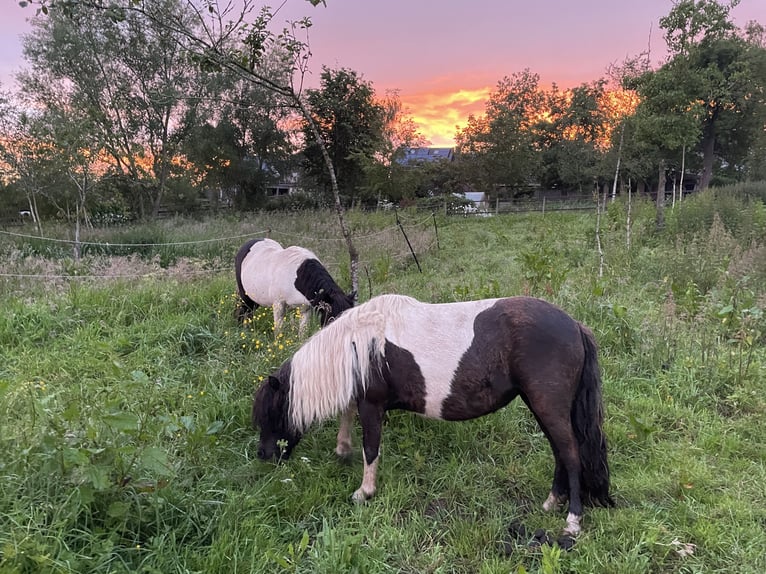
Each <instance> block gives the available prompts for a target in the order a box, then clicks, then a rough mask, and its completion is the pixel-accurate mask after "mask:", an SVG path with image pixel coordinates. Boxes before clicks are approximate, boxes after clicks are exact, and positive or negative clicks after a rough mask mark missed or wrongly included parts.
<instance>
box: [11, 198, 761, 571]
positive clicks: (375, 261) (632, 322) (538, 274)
mask: <svg viewBox="0 0 766 574" xmlns="http://www.w3.org/2000/svg"><path fill="white" fill-rule="evenodd" d="M737 202H738V203H737ZM730 205H734V207H733V208H732V207H730ZM719 207H720V208H721V210H728V211H727V213H729V212H731V213H734V212H739V213H741V214H742V221H739V220H738V219H737V218H736V217H734V216H732V215H731V213H730V214H729V215H726V214H725V213H717V212H718V211H719ZM762 209H763V206H762V205H761V204H759V203H757V202H755V201H754V200H753V199H752V198H750V197H749V196H748V197H745V198H742V197H733V198H729V199H727V200H726V201H725V202H718V201H712V200H711V199H710V197H708V196H702V197H699V198H696V199H689V200H688V201H686V200H685V201H684V202H683V203H682V204H680V205H677V207H676V210H675V211H674V212H673V213H671V214H670V216H669V217H668V226H667V229H666V231H665V232H664V233H662V234H657V232H655V231H654V228H653V224H652V223H653V220H652V208H651V206H650V205H648V204H643V203H639V204H638V205H634V206H633V217H634V228H633V234H632V237H633V242H632V245H631V248H630V249H628V248H627V246H626V241H625V211H626V209H625V205H623V204H621V203H619V202H616V203H613V204H611V205H609V207H608V211H607V214H606V216H605V222H606V223H604V222H602V230H603V236H602V244H603V245H604V247H605V261H606V268H605V274H604V276H603V277H601V278H599V277H598V266H599V259H598V254H597V253H596V250H595V215H594V214H587V213H577V214H573V213H546V214H545V215H542V214H526V215H522V214H516V215H503V216H498V217H491V218H481V219H470V218H454V219H444V218H441V217H437V218H435V219H428V218H426V220H423V218H422V215H414V214H413V215H411V216H408V214H406V213H405V214H401V217H402V221H403V223H404V224H405V229H406V230H407V233H408V236H409V239H410V240H411V242H412V243H413V245H414V247H415V250H416V254H417V257H418V261H419V263H420V266H421V268H422V272H419V271H418V268H417V266H416V265H415V263H414V261H413V259H412V255H411V254H410V252H409V249H408V247H407V246H406V243H405V242H404V240H403V237H402V236H401V231H400V230H399V229H398V227H397V226H396V225H395V222H394V221H393V218H392V217H393V216H391V215H390V214H360V213H352V214H350V221H351V225H352V228H353V229H354V233H355V235H356V237H357V239H358V242H359V245H360V252H361V259H362V263H363V264H362V275H361V280H362V281H361V285H360V287H362V288H361V289H360V293H361V298H362V299H363V300H364V299H367V298H368V297H369V296H371V295H375V294H378V293H383V292H400V293H407V294H410V295H413V296H416V297H418V298H420V299H422V300H425V301H459V300H465V299H473V298H479V297H501V296H510V295H516V294H520V293H528V294H531V295H536V296H541V297H544V298H546V299H549V300H551V301H553V302H555V303H557V304H559V305H561V306H562V307H564V308H565V309H566V310H567V311H569V312H570V313H571V314H572V315H574V316H575V317H576V318H578V319H580V320H582V321H583V322H585V323H586V324H588V325H589V326H590V327H591V328H592V329H593V330H594V332H595V333H596V336H597V339H598V341H599V343H600V358H601V365H602V370H603V378H604V396H605V405H606V423H605V426H606V432H607V434H608V437H609V441H610V461H611V467H612V475H613V490H614V495H615V498H616V499H617V501H618V507H617V508H615V509H609V510H604V509H588V510H587V511H586V515H585V519H584V524H583V526H584V533H583V534H582V535H581V537H580V538H579V539H578V541H577V544H576V545H575V547H574V548H573V550H571V551H570V552H564V551H562V550H561V549H559V548H557V547H555V546H542V547H539V546H534V545H529V544H528V542H529V539H530V538H531V537H532V534H533V532H534V530H536V529H545V530H546V531H548V532H550V533H551V534H554V535H555V534H556V533H557V532H558V531H559V530H560V529H561V527H562V526H563V515H562V514H553V515H549V514H546V513H544V512H543V511H542V510H541V503H542V501H543V499H544V498H545V496H546V495H547V491H548V489H549V487H550V481H551V478H552V472H553V465H552V463H553V459H552V456H551V454H550V451H549V447H548V446H547V443H546V441H545V438H544V437H543V435H542V433H541V432H540V431H539V429H538V427H537V425H536V423H535V421H534V418H533V417H532V416H531V415H530V414H529V412H528V411H527V410H526V408H525V407H524V406H523V404H522V403H519V404H515V403H514V404H511V405H510V406H509V407H507V408H506V409H504V410H502V411H500V412H498V413H495V414H493V415H490V416H487V417H484V418H481V419H477V420H474V421H468V422H465V423H459V424H455V423H444V422H438V421H430V420H425V419H421V418H418V417H415V416H413V415H411V414H409V413H401V412H391V413H389V416H388V419H387V423H386V428H385V430H384V435H383V436H384V438H383V454H382V462H381V470H380V477H379V478H380V488H379V493H378V495H377V496H376V498H374V499H373V500H372V501H370V502H369V503H368V504H367V505H365V506H355V505H353V504H351V503H350V495H351V493H352V492H353V490H354V489H355V488H356V487H357V486H358V483H359V481H360V480H361V466H362V462H361V455H360V454H359V441H360V436H359V432H358V430H357V431H356V432H355V439H356V453H357V454H356V455H355V457H354V458H353V460H352V462H351V463H350V464H341V463H339V462H338V461H337V460H336V459H335V456H334V454H333V448H334V437H335V432H336V423H334V422H333V421H328V422H327V423H325V424H323V425H319V426H317V427H316V428H314V429H312V430H311V431H310V432H309V433H308V434H307V436H306V437H305V438H304V440H303V441H302V442H301V444H300V446H299V447H298V449H297V451H296V452H295V455H294V457H293V458H292V459H291V461H290V462H289V463H287V464H283V465H279V466H274V465H271V464H264V463H261V462H258V461H257V460H255V456H254V451H255V448H256V443H257V437H256V436H255V433H254V432H253V431H252V430H251V428H250V421H249V414H250V413H249V410H250V406H251V398H252V392H253V390H254V388H255V387H256V386H257V385H258V384H259V383H260V381H261V380H262V377H264V376H265V375H267V374H268V373H269V372H271V370H273V369H274V368H276V367H277V366H278V365H279V364H280V363H281V362H282V361H283V360H284V359H286V358H287V357H289V356H290V354H291V353H292V352H294V351H295V349H296V348H297V347H298V345H299V344H300V341H298V339H297V335H296V328H297V320H291V321H289V322H288V328H287V330H286V331H285V332H284V334H283V335H282V336H281V337H275V336H274V333H273V331H272V329H271V327H272V325H271V317H270V315H271V314H270V313H269V312H266V311H262V312H260V313H258V314H256V317H255V318H254V320H253V322H252V323H249V324H247V325H245V326H240V325H238V324H237V323H236V322H235V320H234V318H233V314H232V312H233V308H234V300H233V294H234V290H235V286H234V279H233V272H232V268H231V260H232V258H233V254H234V252H235V251H236V248H237V247H238V246H239V245H240V244H241V243H242V242H244V240H245V238H246V236H249V235H250V234H252V235H265V234H270V235H271V236H272V237H274V238H276V239H278V240H280V241H282V242H283V243H284V244H293V243H295V244H303V245H306V246H308V247H310V248H312V249H313V250H315V251H316V252H317V254H318V255H319V256H320V258H322V259H323V260H325V261H326V262H327V263H328V266H329V267H330V268H331V271H332V272H333V274H334V275H336V276H337V277H338V278H339V281H340V282H341V283H342V284H343V283H345V285H344V286H346V287H347V286H348V281H349V280H350V279H349V277H348V264H347V261H346V257H345V255H344V246H343V244H342V242H338V241H337V240H336V239H335V237H336V236H337V233H336V231H335V226H334V223H333V221H332V219H331V218H330V217H329V216H322V217H317V216H316V215H306V214H304V215H296V214H290V215H278V214H270V215H268V216H254V217H253V218H252V219H251V220H248V221H241V220H235V219H219V220H212V221H204V222H185V221H182V220H172V221H166V222H163V223H161V224H157V225H155V226H149V227H146V228H135V229H133V228H131V229H124V230H123V229H117V230H114V229H112V230H95V231H93V232H92V235H91V236H89V237H88V238H87V240H88V241H94V242H97V243H99V244H102V243H107V242H108V243H110V244H114V243H124V244H127V243H142V242H143V243H163V244H164V245H160V246H153V247H151V249H150V248H148V247H147V248H146V250H147V252H146V253H143V252H140V249H139V252H138V253H137V252H136V251H128V248H127V247H124V249H125V251H122V252H116V251H115V252H109V253H106V252H105V251H98V250H95V249H94V250H93V251H90V252H88V251H86V252H84V256H83V259H82V260H81V261H80V262H74V261H72V260H71V254H70V253H67V252H66V250H64V251H61V252H57V251H56V250H55V249H51V250H49V251H46V250H45V247H44V245H46V242H45V241H43V240H34V241H33V240H28V239H27V238H18V237H16V238H13V239H12V240H10V241H9V240H7V239H6V240H5V241H4V243H3V244H0V250H2V251H3V253H4V254H5V255H7V257H6V258H4V261H5V262H6V263H4V265H5V267H4V273H5V274H6V277H4V278H3V279H2V281H3V283H2V284H1V285H2V294H3V297H2V302H1V303H0V306H2V313H0V359H1V360H0V405H1V406H2V413H3V416H2V417H1V418H0V572H162V573H173V572H179V573H180V572H205V573H209V572H227V573H238V572H243V573H244V572H248V573H249V572H270V573H271V572H418V573H419V572H484V573H490V572H545V573H556V572H615V573H618V572H619V573H623V572H628V573H629V572H636V573H644V572H753V573H755V572H762V571H764V569H766V561H765V559H764V554H763V548H764V547H766V528H764V526H765V525H766V495H764V491H763V484H764V481H766V464H765V462H766V454H764V453H766V444H764V443H765V442H766V441H765V440H764V437H766V435H764V433H763V429H764V428H766V399H765V398H764V390H763V384H762V381H763V380H764V361H765V360H766V353H765V352H764V345H763V334H764V332H766V322H765V321H764V317H763V309H764V305H765V304H766V293H765V292H766V287H764V286H765V285H766V282H763V281H760V280H754V279H752V278H760V277H766V257H764V256H763V253H764V244H765V243H766V237H764V233H763V228H761V227H759V225H760V224H757V221H759V219H758V218H759V217H760V216H759V215H758V210H762ZM716 213H717V215H716ZM732 217H734V219H733V220H732ZM434 223H436V224H437V229H438V248H437V243H436V232H435V230H434ZM407 226H411V227H407ZM59 231H60V234H59V235H58V238H66V237H65V235H66V234H65V231H66V230H59ZM51 235H53V232H51ZM216 238H218V239H221V241H210V242H207V241H206V242H205V243H191V242H192V241H200V240H208V239H216ZM229 238H231V239H229ZM150 240H151V241H150ZM50 243H51V242H49V243H48V244H50ZM173 243H175V244H176V245H169V244H173ZM54 244H55V243H54ZM64 245H67V244H64ZM120 249H123V247H121V248H120ZM24 271H26V272H27V273H26V274H27V275H35V274H37V275H42V276H43V277H9V275H23V274H25V273H23V272H24ZM74 272H77V273H78V277H80V278H79V279H75V278H72V277H60V276H59V275H73V273H74ZM54 276H55V277H54ZM83 276H87V278H82V277H83ZM519 522H521V523H523V524H524V525H525V526H526V529H527V534H526V535H524V536H519V535H518V531H517V530H514V528H511V526H512V525H513V524H518V523H519Z"/></svg>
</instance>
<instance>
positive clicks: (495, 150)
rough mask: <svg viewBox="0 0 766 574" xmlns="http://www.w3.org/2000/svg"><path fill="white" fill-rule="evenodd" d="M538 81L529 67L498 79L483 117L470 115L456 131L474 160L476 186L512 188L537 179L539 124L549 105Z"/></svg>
mask: <svg viewBox="0 0 766 574" xmlns="http://www.w3.org/2000/svg"><path fill="white" fill-rule="evenodd" d="M539 80H540V78H539V76H538V75H537V74H533V73H531V72H530V71H529V70H524V71H523V72H521V73H517V74H513V75H512V76H511V77H510V78H509V77H505V78H503V79H502V80H501V81H500V82H498V84H497V90H496V91H495V92H493V93H491V94H490V96H489V100H488V101H487V104H486V107H485V114H484V116H482V117H478V118H477V117H474V116H470V117H469V118H468V122H467V125H466V127H465V128H463V129H462V130H459V131H458V134H457V136H456V145H457V150H458V152H459V153H460V154H461V155H462V156H463V158H464V160H465V161H466V162H467V163H470V164H473V168H474V169H473V172H474V173H475V174H476V175H475V177H474V178H473V181H472V182H471V183H472V184H473V185H474V186H475V187H477V188H479V189H486V190H491V189H493V188H494V187H495V186H505V187H509V188H517V187H524V186H526V185H528V184H529V183H530V182H532V181H534V180H535V179H536V176H537V174H538V173H539V170H540V154H539V153H538V152H539V148H538V143H539V133H540V124H541V123H542V122H544V121H545V116H546V113H547V111H548V104H549V102H548V99H547V97H546V94H545V92H544V91H543V90H541V89H540V87H539Z"/></svg>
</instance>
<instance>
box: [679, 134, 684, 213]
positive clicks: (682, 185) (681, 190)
mask: <svg viewBox="0 0 766 574" xmlns="http://www.w3.org/2000/svg"><path fill="white" fill-rule="evenodd" d="M685 175H686V144H684V147H683V149H682V150H681V189H680V190H679V194H678V201H683V199H684V176H685Z"/></svg>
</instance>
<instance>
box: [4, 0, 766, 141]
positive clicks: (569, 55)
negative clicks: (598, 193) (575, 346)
mask: <svg viewBox="0 0 766 574" xmlns="http://www.w3.org/2000/svg"><path fill="white" fill-rule="evenodd" d="M0 2H5V3H6V6H5V7H4V9H3V13H2V14H3V17H2V19H0V83H1V84H2V87H3V88H6V89H7V88H9V87H13V80H12V73H13V72H14V71H17V70H18V69H20V68H21V67H22V66H23V60H22V57H21V41H20V35H21V34H22V33H23V32H25V31H27V30H28V29H29V26H28V24H27V23H26V22H25V19H26V18H27V17H29V16H31V15H33V14H34V9H31V8H26V9H22V8H20V7H18V2H17V0H0ZM266 3H267V4H269V5H271V6H272V7H275V6H277V5H278V2H276V1H274V2H266ZM672 7H673V2H672V0H528V1H525V2H523V3H522V2H514V1H513V0H471V1H470V2H468V1H466V0H461V1H458V0H441V1H436V0H377V1H373V0H327V6H326V7H324V6H321V5H320V6H318V7H316V8H314V7H312V6H311V4H309V3H308V2H306V1H305V0H287V2H286V4H285V6H284V7H283V8H282V9H281V11H280V12H279V13H278V15H277V16H276V18H275V23H276V24H277V25H278V26H279V27H281V26H282V23H283V22H284V21H285V20H288V19H297V18H299V17H301V16H310V17H311V19H312V21H313V24H314V25H313V27H312V28H311V32H310V41H311V48H312V53H313V56H312V58H311V72H312V74H311V77H310V78H308V85H309V86H311V87H314V86H316V84H317V82H318V78H319V74H320V71H321V67H322V65H326V66H329V67H330V68H339V67H344V68H350V69H353V70H355V71H357V72H359V73H361V74H362V75H363V77H364V78H365V79H366V80H368V81H370V82H372V84H373V86H374V88H375V90H376V92H378V94H380V95H383V94H384V93H385V91H386V90H388V89H397V90H399V93H400V97H401V99H402V101H403V102H404V104H405V106H406V107H407V108H408V109H409V110H410V112H411V113H412V115H413V117H414V118H415V120H416V121H418V122H419V124H420V125H421V126H422V131H423V133H424V135H426V136H427V137H428V138H429V139H430V140H431V142H432V143H433V144H434V145H452V137H453V136H454V133H455V126H456V125H460V126H462V125H464V124H465V121H466V120H467V118H468V114H469V113H474V114H481V113H482V112H483V110H484V106H483V101H484V100H485V99H486V95H487V94H488V93H489V92H490V91H492V90H493V89H494V87H495V85H496V84H497V82H498V80H500V79H501V78H503V77H504V76H510V75H511V74H513V73H515V72H520V71H522V70H524V69H525V68H529V69H530V70H531V71H532V72H534V73H537V74H539V75H540V81H541V84H543V85H546V86H547V85H550V84H552V83H554V82H555V83H556V84H558V85H559V86H560V87H564V88H566V87H571V86H575V85H578V84H580V83H582V82H589V81H593V80H596V79H598V78H600V77H602V76H604V75H605V72H606V69H607V67H608V66H609V65H610V64H613V63H619V62H621V61H623V60H624V59H625V58H626V57H628V56H635V55H637V54H639V53H640V52H642V51H644V50H646V49H647V48H649V47H651V54H652V59H653V60H654V61H655V62H659V61H661V60H662V59H663V57H664V51H665V43H664V40H663V38H662V30H660V29H659V19H660V18H661V17H663V16H665V15H667V14H668V12H669V11H670V10H671V9H672ZM731 14H732V18H733V20H734V22H735V23H736V24H737V25H739V26H744V24H745V23H746V22H747V21H749V20H757V21H758V22H760V23H761V24H764V25H766V0H741V2H740V4H739V6H737V7H736V8H734V9H733V10H732V12H731Z"/></svg>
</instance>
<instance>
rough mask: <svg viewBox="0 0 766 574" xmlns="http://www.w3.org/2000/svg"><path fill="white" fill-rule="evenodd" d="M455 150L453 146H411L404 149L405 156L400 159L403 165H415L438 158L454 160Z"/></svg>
mask: <svg viewBox="0 0 766 574" xmlns="http://www.w3.org/2000/svg"><path fill="white" fill-rule="evenodd" d="M453 158H454V150H453V149H452V148H451V147H411V148H407V149H405V150H404V157H403V158H401V159H400V160H399V163H401V164H403V165H415V164H418V163H426V162H432V161H438V160H446V161H452V160H453Z"/></svg>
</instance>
